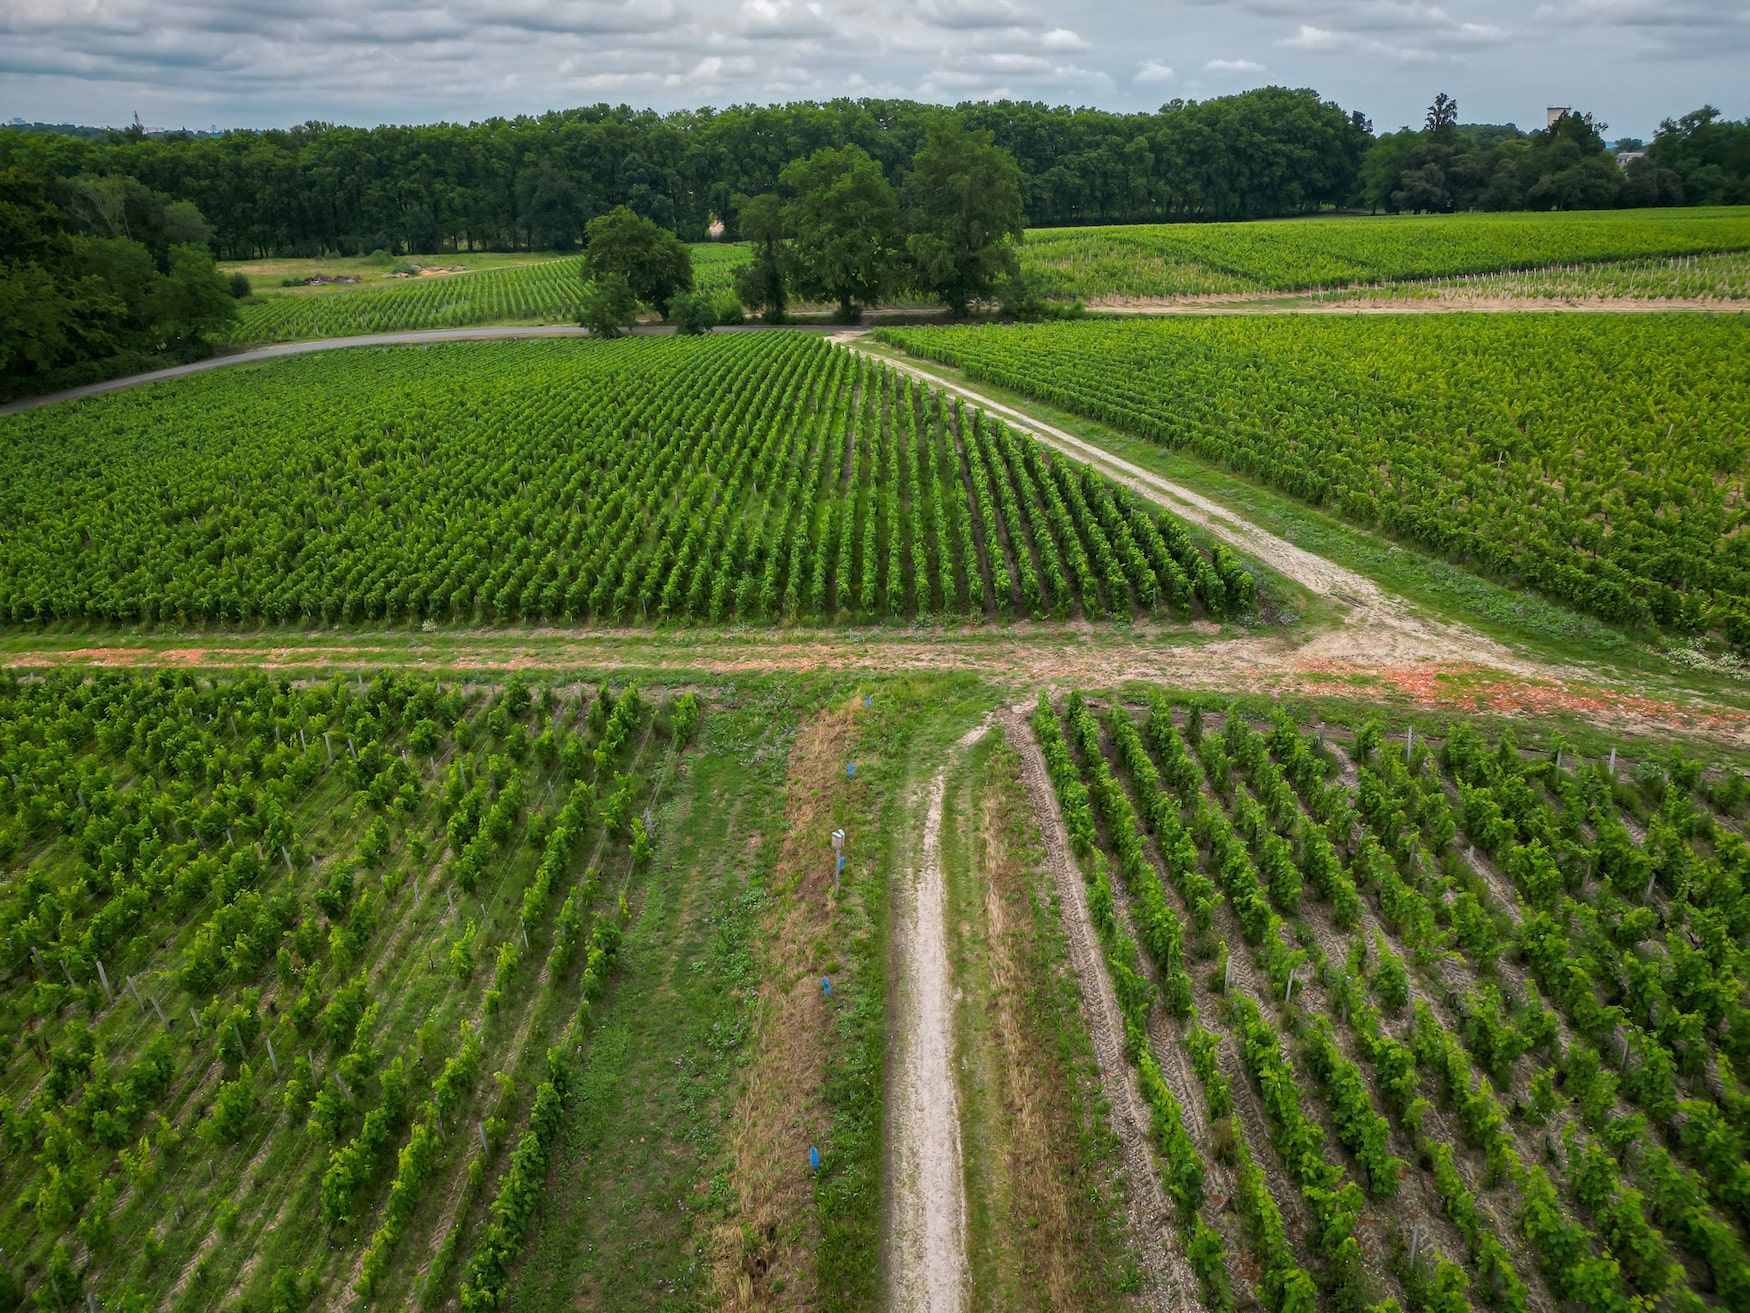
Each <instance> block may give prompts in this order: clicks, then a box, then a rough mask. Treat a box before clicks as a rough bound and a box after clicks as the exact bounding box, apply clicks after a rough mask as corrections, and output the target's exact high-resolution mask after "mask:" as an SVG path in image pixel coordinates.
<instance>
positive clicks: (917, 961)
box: [887, 724, 990, 1313]
mask: <svg viewBox="0 0 1750 1313" xmlns="http://www.w3.org/2000/svg"><path fill="white" fill-rule="evenodd" d="M989 728H990V727H989V725H988V724H985V725H978V726H976V727H974V728H973V729H972V730H970V731H968V732H967V733H966V734H965V735H963V736H962V737H961V739H960V741H959V742H958V743H956V744H955V745H954V747H953V750H952V752H951V753H950V756H949V761H948V762H945V763H944V764H943V765H942V767H941V769H939V770H938V771H937V772H936V774H935V777H934V778H933V779H932V780H931V781H930V783H929V787H928V790H927V798H926V800H925V809H924V818H923V829H922V836H921V842H920V845H919V848H918V850H917V851H916V853H915V855H914V860H913V862H912V866H911V869H910V870H909V871H907V872H906V873H905V876H904V878H903V882H902V884H901V886H900V888H899V891H898V907H897V909H896V912H897V915H896V916H895V918H894V931H895V933H894V957H895V960H896V962H897V964H898V986H897V990H898V1000H899V1008H898V1012H899V1015H898V1018H897V1021H898V1025H897V1026H896V1028H895V1033H896V1034H897V1036H898V1051H899V1062H898V1063H897V1070H896V1071H895V1073H894V1077H893V1084H892V1087H891V1096H890V1108H889V1123H888V1126H889V1134H890V1144H891V1149H890V1152H891V1155H892V1157H891V1167H890V1172H891V1180H892V1211H891V1213H890V1215H889V1218H890V1223H891V1226H892V1234H891V1239H890V1243H889V1244H888V1247H887V1263H888V1269H889V1270H888V1285H889V1290H890V1291H891V1294H892V1307H893V1308H894V1309H896V1310H898V1311H899V1313H959V1310H960V1308H961V1307H962V1305H963V1303H964V1301H965V1292H966V1280H967V1266H966V1178H965V1174H964V1171H963V1169H962V1160H961V1151H960V1104H959V1099H958V1097H957V1096H956V1093H955V1090H956V1085H955V1078H954V978H953V971H952V970H951V968H950V967H949V964H948V926H947V904H948V884H947V879H946V877H945V876H944V875H943V872H942V808H943V802H944V799H945V796H946V793H947V786H948V768H949V766H950V765H952V764H953V761H954V759H956V758H958V757H959V756H960V754H961V753H962V752H964V751H965V750H966V749H967V748H969V747H971V746H972V745H973V744H974V743H976V742H978V740H979V739H981V738H983V737H984V735H985V733H986V731H987V730H988V729H989Z"/></svg>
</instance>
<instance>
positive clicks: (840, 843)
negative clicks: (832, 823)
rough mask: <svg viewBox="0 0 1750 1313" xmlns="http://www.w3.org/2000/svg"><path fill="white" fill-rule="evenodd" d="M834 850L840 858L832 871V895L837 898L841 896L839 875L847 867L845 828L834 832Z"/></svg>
mask: <svg viewBox="0 0 1750 1313" xmlns="http://www.w3.org/2000/svg"><path fill="white" fill-rule="evenodd" d="M832 850H833V853H834V854H835V855H836V856H837V858H838V860H837V862H836V864H835V865H834V866H833V872H832V896H833V897H834V898H835V899H836V898H837V897H838V896H839V876H840V875H841V874H843V872H844V869H845V832H844V831H843V830H834V831H833V832H832Z"/></svg>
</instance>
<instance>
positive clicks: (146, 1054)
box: [0, 674, 700, 1311]
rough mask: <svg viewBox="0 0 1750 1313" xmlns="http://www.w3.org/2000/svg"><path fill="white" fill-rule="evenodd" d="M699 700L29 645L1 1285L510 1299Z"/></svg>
mask: <svg viewBox="0 0 1750 1313" xmlns="http://www.w3.org/2000/svg"><path fill="white" fill-rule="evenodd" d="M699 717H700V707H699V704H698V702H697V701H696V700H695V699H694V697H693V696H692V695H690V694H685V695H682V696H679V697H676V698H673V699H666V698H653V697H651V696H650V695H647V694H641V693H640V692H639V691H638V690H637V689H636V688H633V687H620V688H609V687H606V686H604V687H602V688H600V689H583V690H579V689H577V688H575V687H573V688H572V689H569V690H565V691H557V690H553V689H538V688H533V687H531V686H529V685H527V684H524V683H520V682H517V681H512V682H510V683H508V684H505V685H502V686H500V687H498V688H497V689H496V690H494V691H491V692H489V693H487V692H480V691H473V690H469V689H467V688H465V687H459V686H456V685H446V684H439V683H435V682H432V681H430V680H426V679H423V678H414V677H407V676H399V675H393V674H391V675H385V676H381V677H379V678H377V679H374V680H371V681H365V680H363V679H358V680H346V679H341V678H335V679H333V680H330V681H327V682H323V683H310V684H303V685H297V686H294V685H293V684H291V683H290V682H274V681H270V680H269V679H267V678H265V677H262V676H245V677H239V678H235V679H230V680H226V681H222V682H211V681H198V680H196V679H194V678H192V677H189V676H171V675H162V676H157V677H140V678H132V677H120V676H115V675H109V676H102V677H99V678H96V679H93V680H89V681H87V680H83V679H79V678H63V677H54V678H49V679H44V680H35V681H32V682H29V683H19V682H17V681H15V680H13V679H11V678H10V677H8V678H7V682H6V683H5V685H4V686H3V687H0V861H3V862H4V872H5V878H4V880H3V881H0V931H3V934H4V947H3V949H0V980H3V982H4V988H3V990H0V1009H3V1011H4V1018H5V1024H4V1026H0V1127H3V1135H0V1162H3V1163H4V1168H3V1172H4V1178H5V1180H6V1182H7V1190H6V1194H5V1198H4V1200H0V1237H3V1238H4V1243H3V1245H0V1248H3V1250H4V1255H5V1259H4V1266H3V1267H0V1281H4V1282H10V1283H13V1285H12V1288H11V1290H10V1291H0V1294H9V1295H11V1296H17V1295H19V1293H20V1292H19V1289H18V1287H17V1285H16V1283H17V1281H18V1279H19V1278H18V1275H17V1274H19V1273H23V1272H31V1273H34V1274H35V1275H34V1278H33V1281H32V1285H33V1289H32V1291H31V1292H30V1293H31V1295H32V1298H33V1300H34V1302H35V1303H36V1305H37V1306H39V1307H42V1308H52V1309H58V1308H72V1307H74V1306H77V1307H79V1308H82V1309H83V1308H86V1307H87V1301H89V1302H90V1307H101V1308H103V1309H106V1310H128V1311H132V1310H143V1309H153V1308H166V1309H187V1310H205V1309H211V1308H215V1307H219V1306H220V1301H221V1299H222V1298H223V1299H224V1300H225V1304H224V1306H225V1307H229V1308H249V1309H264V1310H265V1309H273V1310H282V1311H283V1310H293V1309H303V1308H306V1307H321V1308H378V1307H380V1308H396V1309H404V1308H411V1307H415V1306H423V1307H433V1306H438V1305H445V1304H447V1305H448V1306H449V1307H459V1308H461V1309H464V1310H470V1309H489V1308H496V1307H498V1304H499V1302H500V1296H501V1293H502V1291H503V1290H504V1288H505V1284H506V1281H507V1279H508V1276H509V1273H510V1270H511V1267H512V1266H513V1265H514V1264H515V1263H516V1261H517V1256H518V1254H519V1253H520V1251H521V1249H522V1246H523V1241H524V1237H525V1233H526V1231H527V1228H528V1225H529V1222H530V1218H531V1215H532V1213H533V1210H534V1209H535V1207H536V1205H537V1203H538V1201H539V1199H540V1197H541V1194H542V1188H543V1183H544V1181H545V1179H546V1176H547V1164H548V1161H549V1157H550V1152H551V1149H552V1147H553V1144H554V1139H555V1136H556V1134H557V1132H558V1129H559V1127H560V1125H561V1122H562V1120H563V1119H564V1117H565V1116H566V1115H567V1109H568V1107H569V1106H570V1103H571V1101H572V1095H573V1091H574V1083H575V1078H576V1076H577V1071H578V1066H577V1054H578V1052H579V1049H580V1047H581V1046H582V1045H583V1044H584V1043H585V1042H586V1041H587V1039H588V1037H589V1035H590V1033H591V1028H592V1024H593V1020H594V1009H595V1000H596V999H597V997H598V995H599V994H600V992H601V991H602V990H603V988H604V987H605V986H606V985H607V984H608V982H609V980H610V978H611V977H612V975H613V973H614V969H615V958H616V950H617V947H618V945H619V942H620V936H621V933H622V927H623V924H624V922H625V918H626V916H627V899H628V896H631V897H634V898H635V897H636V896H637V888H638V886H639V883H640V881H641V880H642V879H643V874H642V873H643V871H644V869H645V867H646V866H647V864H648V863H649V860H650V857H651V853H652V845H653V836H652V834H651V833H650V831H649V830H648V829H647V822H648V820H649V818H650V817H651V815H652V812H651V808H652V807H653V806H655V805H657V804H658V802H659V801H660V799H661V798H662V796H663V794H664V793H665V791H666V789H667V788H668V786H669V785H670V784H671V783H672V782H673V780H674V779H675V777H676V773H677V770H678V769H679V768H680V758H681V755H682V754H683V752H684V750H685V748H686V745H687V743H688V741H689V739H690V738H691V737H692V736H693V734H694V732H695V729H696V727H697V725H698V722H699ZM228 1292H235V1294H236V1296H237V1298H236V1299H234V1300H233V1299H230V1298H229V1297H228ZM6 1306H7V1307H11V1306H12V1304H11V1302H10V1301H8V1302H7V1303H6Z"/></svg>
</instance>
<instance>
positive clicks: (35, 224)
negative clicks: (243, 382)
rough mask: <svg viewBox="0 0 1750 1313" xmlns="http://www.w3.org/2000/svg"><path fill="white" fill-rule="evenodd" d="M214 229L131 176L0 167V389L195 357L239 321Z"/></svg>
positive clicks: (78, 379) (182, 205)
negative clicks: (122, 358) (137, 359)
mask: <svg viewBox="0 0 1750 1313" xmlns="http://www.w3.org/2000/svg"><path fill="white" fill-rule="evenodd" d="M210 232H211V230H210V229H209V228H207V227H206V224H205V221H204V220H203V219H202V218H201V215H200V212H199V211H198V210H197V209H195V207H194V206H192V205H190V204H188V203H187V202H186V201H173V200H171V199H170V198H168V197H166V196H163V195H160V194H158V193H155V192H152V191H150V190H149V189H147V188H145V187H142V186H141V185H140V184H139V183H137V182H135V181H134V180H132V179H128V178H93V179H87V178H76V179H71V180H53V179H44V178H42V177H39V176H36V175H33V174H31V173H29V172H26V171H24V170H21V169H17V168H12V169H0V390H3V391H4V392H6V393H13V392H17V391H21V390H36V389H38V388H39V387H41V386H45V385H72V384H76V383H79V382H83V381H87V380H88V378H89V377H98V376H101V375H102V374H103V373H105V372H107V371H106V370H105V369H103V368H101V367H97V368H96V370H95V372H93V369H92V367H94V366H97V364H98V362H101V361H104V360H106V359H108V358H111V357H114V356H116V355H118V354H120V353H123V352H127V353H132V354H133V355H135V356H144V355H150V354H156V353H160V352H165V351H171V352H176V353H187V352H189V351H196V350H199V349H201V346H202V343H203V340H204V338H205V337H206V336H207V335H208V334H210V333H212V332H214V331H216V330H218V329H220V328H223V327H224V326H225V325H226V324H228V323H230V322H231V321H233V320H235V319H236V318H237V307H236V302H235V300H234V299H233V297H232V296H231V293H230V288H229V285H228V284H227V283H226V281H225V279H224V278H222V277H221V276H220V275H219V273H218V271H217V269H216V268H215V267H214V264H213V256H212V252H211V251H210V250H209V249H208V247H207V246H206V244H205V235H210ZM203 234H205V235H203Z"/></svg>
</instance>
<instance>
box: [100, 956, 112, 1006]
mask: <svg viewBox="0 0 1750 1313" xmlns="http://www.w3.org/2000/svg"><path fill="white" fill-rule="evenodd" d="M97 978H98V979H99V980H100V981H102V982H103V996H104V997H105V998H107V999H108V1000H109V1001H110V1002H111V1003H113V1002H115V991H114V990H113V989H111V988H110V987H109V972H107V971H105V970H104V969H103V959H102V958H98V959H97Z"/></svg>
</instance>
